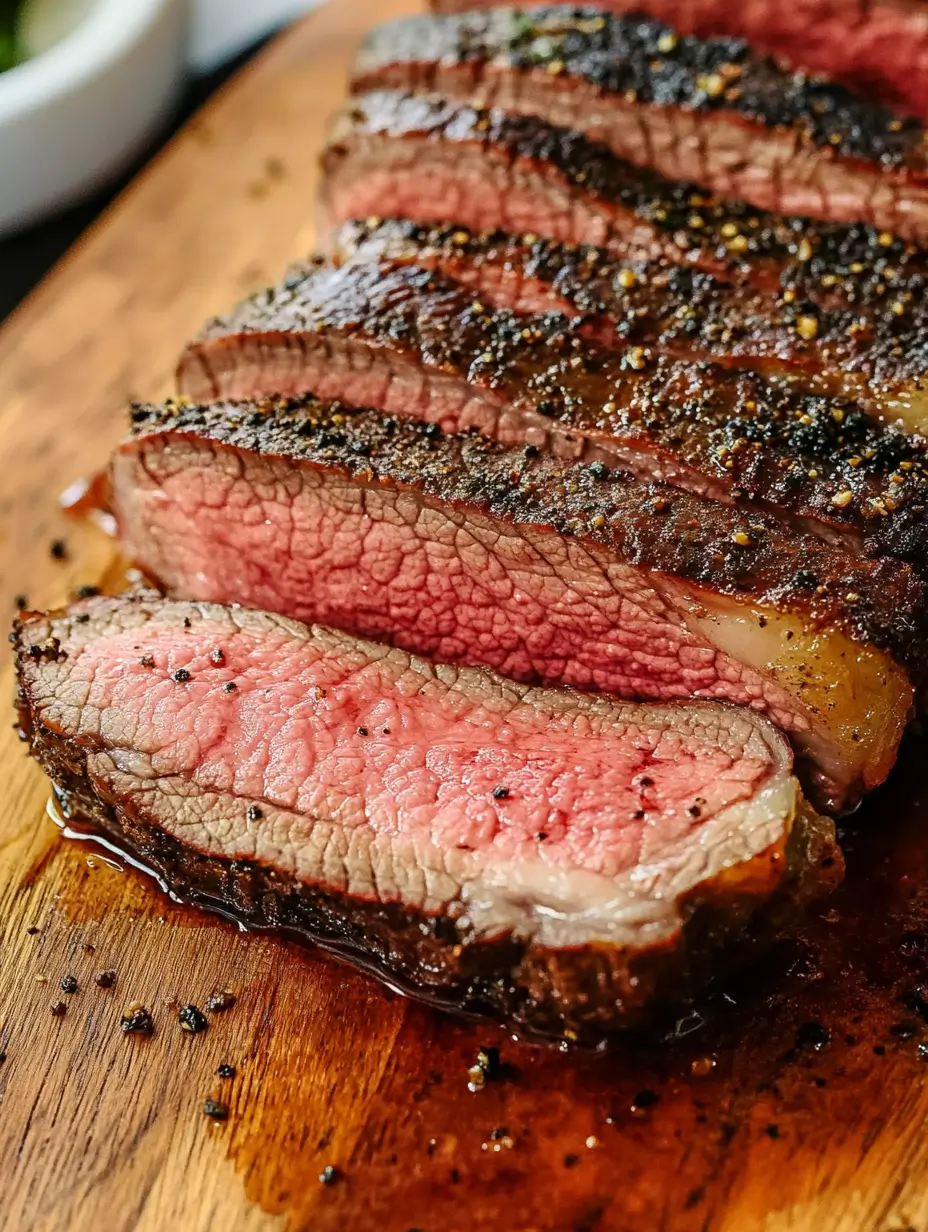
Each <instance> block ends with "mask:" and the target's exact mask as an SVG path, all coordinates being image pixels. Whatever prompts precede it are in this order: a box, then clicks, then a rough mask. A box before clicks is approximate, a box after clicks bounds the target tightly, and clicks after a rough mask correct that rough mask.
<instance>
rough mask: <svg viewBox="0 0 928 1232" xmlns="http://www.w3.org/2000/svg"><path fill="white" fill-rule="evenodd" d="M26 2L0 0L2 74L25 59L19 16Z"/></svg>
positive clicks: (21, 0)
mask: <svg viewBox="0 0 928 1232" xmlns="http://www.w3.org/2000/svg"><path fill="white" fill-rule="evenodd" d="M24 3H25V0H0V73H2V72H5V71H6V69H8V68H12V67H13V66H14V65H15V64H18V63H19V62H20V60H22V59H23V58H24V57H23V51H22V47H21V45H20V41H19V29H18V27H19V14H20V11H21V10H22V7H23V4H24Z"/></svg>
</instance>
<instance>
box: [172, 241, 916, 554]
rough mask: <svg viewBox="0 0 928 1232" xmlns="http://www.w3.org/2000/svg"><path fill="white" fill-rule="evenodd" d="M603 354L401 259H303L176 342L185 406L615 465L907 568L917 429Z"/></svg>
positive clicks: (691, 370) (732, 380) (651, 357)
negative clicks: (426, 435)
mask: <svg viewBox="0 0 928 1232" xmlns="http://www.w3.org/2000/svg"><path fill="white" fill-rule="evenodd" d="M656 350H657V348H655V349H654V350H653V351H652V350H651V349H650V348H647V349H644V348H641V347H636V346H626V347H622V348H619V349H608V350H604V349H600V348H599V347H598V346H596V345H595V344H593V343H592V342H590V341H589V339H588V338H587V337H586V336H585V334H584V331H583V330H582V329H579V328H575V327H574V326H572V324H571V323H570V322H569V321H568V319H567V318H565V317H563V316H560V315H558V314H547V315H544V316H539V317H532V318H529V319H526V318H525V317H521V316H519V315H516V314H513V313H512V312H510V311H508V310H494V309H493V308H492V307H491V306H489V305H487V304H484V303H482V302H481V301H480V300H479V299H476V298H475V296H474V293H473V291H471V290H469V289H468V288H466V287H461V286H458V285H456V284H455V283H452V282H449V281H447V280H445V279H442V278H441V277H439V276H438V275H436V274H435V273H434V272H433V271H432V270H431V269H428V268H422V267H418V266H415V265H405V264H401V265H397V266H391V265H390V264H388V263H384V264H376V263H375V264H361V265H350V266H345V267H342V268H341V269H338V270H334V271H333V270H332V269H330V268H328V267H325V266H321V267H310V268H309V269H308V270H306V271H304V272H303V273H302V274H301V273H300V272H294V273H293V274H292V275H291V276H290V277H288V278H287V279H286V280H285V282H284V283H283V284H282V285H281V286H279V287H276V288H272V289H271V290H269V291H267V292H261V293H259V294H258V295H257V296H255V297H253V298H252V299H250V300H248V301H246V302H245V303H244V304H242V305H241V306H240V307H239V308H238V309H237V310H236V311H235V312H233V313H232V314H231V315H230V316H228V317H224V318H221V319H219V320H218V321H215V322H213V323H211V324H210V325H209V326H208V328H207V329H206V331H205V333H204V335H203V336H202V337H201V339H199V340H198V341H197V342H194V343H192V344H191V345H190V346H189V347H188V348H187V350H186V352H185V355H184V357H183V360H182V362H181V367H180V371H179V388H180V390H181V392H182V393H183V394H184V395H185V396H187V397H189V398H191V399H193V400H196V401H201V402H205V401H208V400H209V399H213V398H250V397H262V396H270V395H274V394H295V393H301V392H304V391H307V392H312V393H316V394H319V395H321V396H323V397H325V398H338V399H342V400H344V401H346V402H348V403H349V404H351V405H354V406H360V407H372V408H374V409H377V410H383V411H386V412H388V413H390V414H396V415H400V416H406V415H408V416H413V417H416V418H420V419H424V420H429V421H432V422H435V423H438V424H440V425H441V427H442V428H443V429H445V430H446V431H459V430H461V429H463V428H469V427H477V428H478V429H479V430H481V431H483V432H485V433H487V434H488V435H491V436H494V437H496V438H498V439H500V440H502V441H504V442H505V443H507V444H525V443H528V442H531V443H532V444H535V445H540V444H547V445H549V446H550V447H551V448H552V449H553V451H554V452H555V453H557V454H558V455H560V456H575V457H578V458H581V459H584V460H586V461H590V462H592V461H594V460H599V461H601V462H605V463H606V464H607V465H612V466H622V467H625V468H626V469H628V470H630V471H632V472H634V473H635V474H637V475H638V476H639V477H641V478H643V479H645V480H647V479H655V480H659V481H663V482H667V483H670V484H673V485H675V486H679V487H682V488H684V489H686V490H688V491H694V492H697V493H699V494H701V495H707V496H710V497H713V498H715V499H722V500H726V501H733V500H738V499H746V500H747V501H748V502H750V503H753V504H754V505H755V506H756V507H758V508H760V509H762V510H764V511H765V512H767V513H771V514H776V515H778V516H782V517H783V518H784V519H785V520H787V521H789V522H791V523H792V524H794V525H798V526H800V527H802V528H803V529H806V530H816V531H818V532H819V533H821V534H823V535H825V536H826V537H840V538H843V539H845V540H846V541H847V543H848V546H849V547H850V548H851V549H852V550H856V549H857V548H858V546H859V545H861V544H862V546H863V550H864V552H865V553H866V554H869V555H871V556H880V555H891V556H897V557H899V559H901V560H906V561H909V562H911V563H912V564H913V565H914V566H915V567H916V568H919V569H920V568H921V567H922V565H923V563H924V561H925V556H926V545H928V516H926V510H928V459H926V454H925V450H924V444H923V443H922V442H921V441H913V439H912V438H910V437H908V436H907V435H905V434H904V433H901V432H898V431H896V430H894V429H890V428H884V427H882V426H880V425H878V424H876V423H875V422H873V421H872V420H871V419H870V418H869V417H868V416H866V415H864V414H863V413H862V412H861V411H860V409H859V408H858V407H857V406H856V405H853V404H850V403H848V402H846V401H841V400H836V399H831V398H826V397H821V396H808V395H802V394H796V393H793V392H792V391H791V390H790V389H789V388H788V387H778V386H776V385H771V384H768V383H767V382H765V381H764V380H762V379H760V378H759V377H756V376H753V375H752V374H750V373H747V372H742V373H739V372H737V371H732V370H728V369H725V368H721V367H716V366H713V365H705V364H703V365H693V364H691V363H687V362H682V361H678V360H675V359H671V358H665V357H662V356H660V355H659V354H656Z"/></svg>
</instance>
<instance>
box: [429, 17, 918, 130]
mask: <svg viewBox="0 0 928 1232" xmlns="http://www.w3.org/2000/svg"><path fill="white" fill-rule="evenodd" d="M558 4H560V5H562V6H563V7H567V5H568V4H570V0H554V3H553V5H552V6H550V7H555V6H557V5H558ZM492 7H494V6H493V5H491V4H488V3H482V2H481V0H433V3H432V8H433V9H435V10H436V11H437V12H440V13H460V12H462V11H464V10H467V9H480V8H482V9H488V8H492ZM570 7H571V8H574V7H575V6H574V5H572V4H571V5H570ZM597 7H598V8H599V9H600V10H601V11H602V12H603V13H604V14H615V15H617V14H633V15H635V17H636V19H637V18H640V17H641V16H642V15H647V16H648V17H651V18H654V19H656V20H657V21H659V22H663V23H665V24H666V25H667V26H670V27H672V28H673V33H671V34H669V35H668V36H667V37H666V38H665V41H664V44H663V45H662V47H661V49H660V50H661V52H662V53H666V51H667V50H668V49H671V50H672V48H673V43H672V42H671V40H672V39H673V38H674V35H676V36H678V37H679V35H687V34H695V35H697V36H698V37H699V38H700V39H713V40H714V39H717V38H718V36H720V35H721V36H724V41H725V43H726V44H727V45H728V46H729V47H734V48H735V49H736V50H735V52H734V53H733V54H736V55H737V54H738V52H739V51H740V50H741V49H742V48H744V49H745V50H747V48H746V44H745V43H743V42H741V40H747V43H748V44H750V46H751V47H752V48H754V50H755V51H757V52H761V53H766V54H768V55H771V56H775V57H777V59H778V60H780V61H781V62H782V63H784V64H788V65H792V66H793V68H795V69H800V70H803V71H805V72H808V73H812V74H819V75H821V76H823V77H826V78H830V79H831V80H833V81H839V82H843V83H844V84H845V85H848V86H850V87H851V88H852V89H855V90H858V91H860V92H861V93H862V94H864V95H865V96H867V97H868V98H872V99H874V100H875V101H879V102H882V103H887V104H889V105H890V106H892V107H895V108H896V109H897V110H898V111H899V112H900V114H901V115H914V116H918V117H919V118H920V119H921V120H922V121H928V76H926V68H928V8H926V6H925V5H924V4H922V3H921V2H920V0H914V2H913V0H803V3H801V4H796V3H795V2H794V0H741V2H740V3H737V4H733V3H731V0H601V3H600V4H599V5H598V6H597ZM735 40H737V41H735Z"/></svg>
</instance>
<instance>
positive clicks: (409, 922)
mask: <svg viewBox="0 0 928 1232" xmlns="http://www.w3.org/2000/svg"><path fill="white" fill-rule="evenodd" d="M16 656H17V664H18V671H19V684H20V689H19V695H18V704H19V712H20V723H21V725H22V728H23V730H24V732H25V733H26V734H27V736H28V738H29V741H30V745H31V749H32V752H33V755H34V756H35V757H36V759H37V760H38V761H39V762H40V763H41V764H42V766H43V768H44V769H45V770H46V772H47V773H48V774H49V776H50V778H51V779H52V781H53V783H54V784H55V787H56V790H57V791H58V792H59V795H60V799H61V800H62V802H63V803H64V805H65V807H67V808H68V809H70V810H72V811H75V812H77V813H80V814H81V815H82V816H84V817H85V818H87V819H89V820H91V821H93V822H95V823H96V824H98V825H100V826H101V827H102V828H103V829H105V830H106V831H107V832H108V833H110V834H112V835H115V836H116V838H117V841H119V842H121V843H123V844H124V845H125V846H127V847H128V848H130V849H131V850H132V851H133V852H134V853H135V854H137V855H138V856H139V857H140V858H141V859H142V860H143V862H144V863H146V864H147V865H148V866H149V867H151V868H152V869H154V870H155V871H157V872H158V873H159V874H160V875H161V876H162V877H164V879H165V880H166V881H167V882H168V884H169V885H171V887H172V888H173V889H175V890H176V891H177V892H178V893H179V894H180V895H181V896H182V897H184V898H186V899H189V900H191V901H194V902H197V903H199V904H201V905H204V906H207V907H213V908H218V909H221V910H223V911H226V912H231V913H232V914H234V915H235V916H237V917H238V918H240V919H242V920H244V921H246V922H248V923H251V924H255V925H262V926H271V927H274V928H281V929H287V930H292V931H296V932H297V933H299V934H301V935H303V936H306V937H308V938H310V939H312V940H316V941H320V942H322V943H323V944H324V945H327V946H329V947H331V948H333V949H335V950H337V951H339V952H340V953H343V954H345V955H347V956H348V957H351V958H353V959H354V960H356V961H359V962H361V963H363V964H364V965H367V966H372V967H373V968H374V969H375V970H376V971H377V972H378V973H379V974H380V975H381V976H382V977H384V978H386V979H388V980H389V981H391V982H394V983H397V984H399V985H401V986H403V987H404V988H405V989H407V990H408V991H411V992H414V993H416V994H418V995H421V996H425V997H427V998H429V999H434V1000H437V1001H439V1002H441V1003H443V1004H445V1005H448V1006H456V1007H458V1008H463V1009H467V1010H471V1011H480V1012H488V1013H491V1014H494V1015H496V1016H499V1017H501V1018H504V1019H506V1020H507V1021H509V1022H511V1023H513V1024H514V1025H516V1026H517V1027H518V1028H520V1029H523V1030H525V1031H528V1032H532V1033H535V1034H539V1035H545V1036H557V1037H561V1038H564V1037H566V1038H580V1039H584V1040H587V1041H589V1042H596V1041H597V1040H598V1039H599V1038H601V1037H602V1036H603V1035H605V1034H608V1033H609V1032H610V1031H612V1030H614V1029H616V1028H618V1027H623V1026H639V1025H642V1024H644V1023H645V1022H647V1021H649V1020H650V1019H651V1018H652V1017H653V1016H654V1015H655V1014H659V1013H660V1012H661V1011H665V1010H667V1009H669V1008H671V1007H674V1006H678V1005H679V1004H680V1003H681V1001H685V1000H687V999H688V998H689V997H691V996H692V995H693V993H694V992H695V991H696V990H697V989H698V988H699V987H700V986H701V984H702V983H704V982H705V980H706V979H707V978H709V977H710V976H711V975H716V974H718V973H719V971H720V970H722V969H723V968H724V967H725V966H726V965H729V964H732V963H735V962H737V961H738V960H739V959H741V958H743V957H744V956H745V955H746V954H750V953H751V952H753V951H754V950H755V949H756V948H757V947H758V946H760V945H761V944H762V943H763V942H764V941H766V940H769V939H770V938H771V937H772V936H775V935H777V934H778V933H779V932H780V931H781V930H782V929H784V928H786V927H789V926H790V925H792V924H794V923H795V921H796V919H797V917H798V915H799V913H800V912H801V908H802V905H803V903H804V902H805V901H807V900H808V899H809V898H810V897H812V896H815V895H817V894H820V893H822V892H823V891H825V890H827V889H828V888H830V887H831V886H832V885H833V884H834V882H835V880H836V879H837V877H838V876H839V875H840V866H841V861H840V854H839V853H838V851H837V849H836V848H835V845H834V832H833V828H832V826H831V824H830V823H829V822H827V821H825V820H823V819H821V818H819V817H816V816H815V815H814V814H813V813H812V812H811V811H810V810H809V808H808V806H807V805H806V804H805V802H804V801H803V800H802V796H801V793H800V790H799V787H798V784H797V783H796V781H795V779H793V778H792V775H791V765H790V754H789V749H788V746H787V744H786V742H785V740H784V739H783V737H782V736H781V735H780V734H779V733H778V732H777V731H776V730H775V729H774V728H773V727H772V726H771V725H770V724H769V723H768V722H767V721H766V720H765V719H763V718H761V717H759V716H757V715H755V714H753V713H752V712H750V711H749V710H741V709H738V708H732V707H727V706H719V705H714V704H698V705H695V704H694V705H679V706H648V705H638V706H636V705H631V704H628V703H621V702H615V701H612V700H609V699H605V698H602V697H592V696H590V695H587V694H582V693H578V692H575V691H572V690H561V691H557V690H549V689H534V688H529V687H525V686H518V685H515V684H514V683H512V682H510V681H507V680H505V679H503V678H501V677H498V676H496V675H494V674H492V673H486V672H481V671H477V670H473V669H452V668H446V667H441V666H437V665H433V664H431V663H429V662H427V661H425V660H422V659H416V658H414V657H410V656H409V655H407V654H405V653H403V652H401V651H397V650H391V649H388V648H386V647H383V646H379V645H377V644H374V643H367V642H361V641H358V640H356V639H353V638H350V637H348V636H347V635H344V634H338V633H333V632H331V631H329V630H324V629H320V628H309V627H305V626H301V625H298V624H296V623H295V622H291V621H286V620H281V619H280V618H276V617H272V616H268V615H266V614H262V613H256V612H247V611H245V610H243V609H236V608H220V607H216V606H213V605H209V604H193V603H171V602H168V601H164V600H161V599H158V598H153V597H150V596H142V595H137V596H134V597H130V598H126V599H118V600H113V599H93V600H90V601H87V602H85V603H82V604H79V605H76V606H75V607H74V608H72V609H70V610H69V611H68V612H67V613H64V614H60V615H57V616H49V617H45V616H32V617H29V618H27V619H26V620H25V621H23V622H21V623H19V624H18V625H17V627H16ZM230 684H234V685H235V687H234V688H231V689H230V688H229V687H228V686H229V685H230ZM256 732H260V733H261V735H260V737H257V738H256V737H255V733H256Z"/></svg>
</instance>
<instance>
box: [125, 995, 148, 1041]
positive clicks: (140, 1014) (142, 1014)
mask: <svg viewBox="0 0 928 1232" xmlns="http://www.w3.org/2000/svg"><path fill="white" fill-rule="evenodd" d="M119 1025H120V1027H121V1028H122V1030H123V1031H124V1032H125V1033H126V1034H127V1035H151V1033H152V1031H153V1029H154V1025H155V1024H154V1023H153V1022H152V1017H151V1012H150V1011H149V1010H147V1009H146V1008H145V1006H144V1005H141V1004H140V1003H139V1002H135V1004H134V1005H127V1006H126V1008H125V1009H124V1010H123V1014H122V1018H121V1019H120V1020H119Z"/></svg>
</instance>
